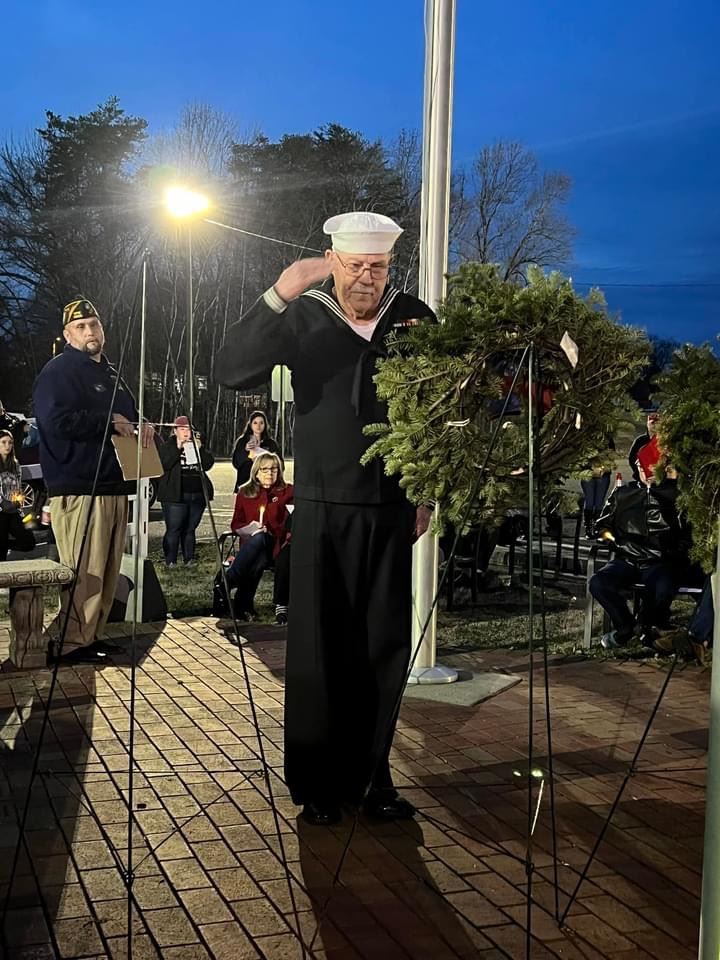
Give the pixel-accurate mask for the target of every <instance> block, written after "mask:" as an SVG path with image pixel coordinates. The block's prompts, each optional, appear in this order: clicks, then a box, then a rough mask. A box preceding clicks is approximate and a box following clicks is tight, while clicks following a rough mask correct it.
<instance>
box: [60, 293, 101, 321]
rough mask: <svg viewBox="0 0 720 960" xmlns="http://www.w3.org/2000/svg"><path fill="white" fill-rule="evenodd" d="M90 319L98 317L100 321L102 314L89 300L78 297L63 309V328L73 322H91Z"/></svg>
mask: <svg viewBox="0 0 720 960" xmlns="http://www.w3.org/2000/svg"><path fill="white" fill-rule="evenodd" d="M90 317H97V318H98V320H99V319H100V314H99V313H98V312H97V310H96V309H95V307H94V306H93V304H92V303H90V301H89V300H86V299H85V297H78V298H77V299H75V300H71V301H70V303H68V304H67V305H66V306H65V307H64V308H63V327H66V326H67V325H68V324H69V323H72V322H73V320H89V319H90Z"/></svg>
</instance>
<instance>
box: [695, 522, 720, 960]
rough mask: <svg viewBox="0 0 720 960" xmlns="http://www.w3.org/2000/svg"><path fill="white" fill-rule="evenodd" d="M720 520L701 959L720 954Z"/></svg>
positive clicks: (715, 959) (714, 584)
mask: <svg viewBox="0 0 720 960" xmlns="http://www.w3.org/2000/svg"><path fill="white" fill-rule="evenodd" d="M719 588H720V519H719V521H718V553H717V559H716V567H715V573H714V574H713V576H712V588H711V589H712V592H713V611H714V614H715V623H714V629H713V659H712V675H711V678H710V738H709V741H708V766H707V778H706V785H705V847H704V850H703V877H702V895H701V898H700V952H699V953H698V957H699V960H718V957H720V659H719V658H720V610H719V609H718V607H720V589H719Z"/></svg>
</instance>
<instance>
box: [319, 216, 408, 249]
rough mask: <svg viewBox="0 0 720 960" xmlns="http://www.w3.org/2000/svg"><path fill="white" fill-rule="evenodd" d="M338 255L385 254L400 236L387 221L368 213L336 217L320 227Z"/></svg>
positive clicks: (384, 218) (396, 228) (392, 221)
mask: <svg viewBox="0 0 720 960" xmlns="http://www.w3.org/2000/svg"><path fill="white" fill-rule="evenodd" d="M323 231H324V232H325V233H328V234H330V236H331V237H332V246H333V250H337V251H339V252H340V253H389V252H390V251H391V250H392V248H393V246H394V245H395V241H396V240H397V238H398V237H399V236H400V234H401V233H402V232H403V230H402V227H399V226H398V225H397V223H395V221H394V220H391V219H390V217H386V216H384V214H382V213H372V212H371V211H369V210H356V211H354V212H353V213H340V214H338V215H337V216H336V217H330V219H329V220H326V221H325V223H324V224H323Z"/></svg>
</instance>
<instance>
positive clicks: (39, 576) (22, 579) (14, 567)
mask: <svg viewBox="0 0 720 960" xmlns="http://www.w3.org/2000/svg"><path fill="white" fill-rule="evenodd" d="M74 576H75V575H74V573H73V571H72V570H71V569H70V567H66V566H65V565H64V564H62V563H56V562H55V561H54V560H10V561H5V562H4V563H0V587H9V588H10V654H9V656H10V661H11V663H13V664H14V665H15V666H16V667H23V668H25V669H32V668H37V667H44V666H46V664H47V650H48V636H47V634H46V633H45V630H44V629H43V612H44V610H43V606H44V605H43V598H44V595H45V588H46V587H67V586H69V585H70V584H71V583H72V582H73V578H74Z"/></svg>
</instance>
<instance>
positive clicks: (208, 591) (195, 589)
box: [148, 538, 275, 623]
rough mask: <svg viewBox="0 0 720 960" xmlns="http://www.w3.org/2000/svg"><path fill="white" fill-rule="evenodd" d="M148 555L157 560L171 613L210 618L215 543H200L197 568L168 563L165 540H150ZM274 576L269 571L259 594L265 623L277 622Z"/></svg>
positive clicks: (260, 614)
mask: <svg viewBox="0 0 720 960" xmlns="http://www.w3.org/2000/svg"><path fill="white" fill-rule="evenodd" d="M148 556H149V557H150V559H151V560H152V561H153V564H154V566H155V572H156V573H157V576H158V580H159V581H160V586H161V587H162V589H163V593H164V594H165V600H166V601H167V606H168V612H169V613H171V614H172V615H173V617H175V618H176V619H179V618H181V617H209V616H211V614H212V588H213V581H214V580H215V574H216V573H217V570H218V562H219V561H218V552H217V546H216V545H215V544H214V543H198V545H197V548H196V551H195V557H196V559H197V561H198V563H197V566H196V567H186V566H185V565H184V564H183V563H182V562H180V563H178V565H177V566H176V567H172V568H168V567H166V566H165V561H164V559H163V552H162V541H161V540H160V539H159V538H157V539H151V540H150V547H149V550H148ZM272 593H273V575H272V573H271V572H268V571H265V573H264V574H263V577H262V580H261V581H260V586H259V587H258V591H257V593H256V594H255V609H256V610H257V613H258V616H257V619H258V620H259V621H260V622H261V623H274V622H275V607H274V606H273V602H272Z"/></svg>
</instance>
